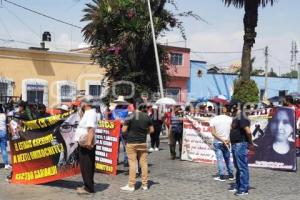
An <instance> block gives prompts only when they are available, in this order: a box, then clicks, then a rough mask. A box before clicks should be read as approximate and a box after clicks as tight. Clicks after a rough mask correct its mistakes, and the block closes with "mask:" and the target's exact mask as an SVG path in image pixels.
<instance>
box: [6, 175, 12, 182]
mask: <svg viewBox="0 0 300 200" xmlns="http://www.w3.org/2000/svg"><path fill="white" fill-rule="evenodd" d="M11 179H12V175H11V174H10V175H8V176H6V179H5V180H6V181H7V182H10V181H11Z"/></svg>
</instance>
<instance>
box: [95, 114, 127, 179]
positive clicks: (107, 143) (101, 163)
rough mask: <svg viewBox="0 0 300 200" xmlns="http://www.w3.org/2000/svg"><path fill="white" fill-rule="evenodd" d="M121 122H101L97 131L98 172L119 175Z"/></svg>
mask: <svg viewBox="0 0 300 200" xmlns="http://www.w3.org/2000/svg"><path fill="white" fill-rule="evenodd" d="M120 128H121V122H120V121H119V120H114V121H108V120H107V121H106V120H105V121H99V122H98V128H97V129H96V137H95V139H96V171H98V172H102V173H106V174H113V175H117V167H118V151H119V149H118V148H119V136H120V131H121V130H120Z"/></svg>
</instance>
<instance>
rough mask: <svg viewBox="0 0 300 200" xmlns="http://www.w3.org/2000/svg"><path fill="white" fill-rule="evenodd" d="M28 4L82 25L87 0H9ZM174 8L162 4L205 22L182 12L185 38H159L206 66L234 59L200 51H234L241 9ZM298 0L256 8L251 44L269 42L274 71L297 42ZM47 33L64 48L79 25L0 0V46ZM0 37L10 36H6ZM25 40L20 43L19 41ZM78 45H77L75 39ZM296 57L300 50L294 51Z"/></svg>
mask: <svg viewBox="0 0 300 200" xmlns="http://www.w3.org/2000/svg"><path fill="white" fill-rule="evenodd" d="M0 1H1V0H0ZM9 1H12V2H15V3H18V4H21V5H23V6H25V7H28V8H30V9H33V10H36V11H39V12H42V13H44V14H47V15H49V16H52V17H56V18H58V19H61V20H63V21H66V22H69V23H72V24H74V25H76V26H80V27H83V26H84V23H82V22H80V19H81V18H82V16H83V12H82V9H83V8H84V7H85V4H86V3H88V2H90V1H91V0H9ZM175 2H176V4H177V6H178V8H179V10H177V11H176V10H175V9H174V8H173V7H172V6H168V9H171V10H172V11H173V12H174V13H180V12H183V11H193V12H194V13H195V14H198V15H199V16H200V17H202V18H203V19H205V20H206V21H207V22H208V23H205V22H202V21H197V20H195V19H193V18H191V17H189V18H182V21H183V22H184V27H185V29H186V35H187V41H186V42H183V39H182V38H181V36H180V34H179V33H178V31H176V30H175V31H171V32H168V33H166V34H165V36H163V37H160V38H159V42H160V43H167V44H168V45H172V46H186V47H188V48H190V49H191V52H192V53H191V59H193V60H201V61H207V63H208V67H211V66H214V65H216V66H219V67H227V66H230V65H231V64H234V63H239V62H240V58H241V53H234V54H233V53H226V54H216V53H214V54H211V53H204V52H240V51H241V50H242V45H243V15H244V11H243V9H236V8H233V7H229V8H228V7H225V6H224V4H223V3H222V0H175ZM299 8H300V1H299V0H278V1H277V2H276V3H275V4H274V5H273V7H271V6H267V7H266V8H260V10H259V22H258V27H257V29H256V31H257V39H256V43H255V45H254V47H253V49H262V48H265V47H266V46H268V47H269V53H270V57H269V66H270V68H273V70H274V71H275V72H276V73H278V74H283V73H286V72H288V71H290V59H291V53H290V51H291V43H292V41H296V42H297V44H298V45H300V40H299V39H300V26H299V25H297V22H298V19H300V12H299ZM44 31H49V32H50V33H51V35H52V42H51V49H53V50H55V51H68V50H70V49H74V48H78V47H79V46H80V44H82V43H83V42H84V40H83V37H82V33H81V30H80V29H78V28H75V27H71V26H68V25H65V24H61V23H58V22H55V21H52V20H50V19H47V18H44V17H42V16H39V15H36V14H34V13H31V12H28V11H26V10H24V9H21V8H18V7H16V6H14V5H11V4H9V3H7V2H5V1H4V0H2V5H1V4H0V46H9V47H16V48H28V47H29V46H38V45H39V43H40V40H41V35H42V33H43V32H44ZM3 40H14V41H19V42H9V41H3ZM25 43H26V44H25ZM81 46H82V45H81ZM253 56H255V57H256V61H255V63H254V68H257V69H263V68H264V52H263V51H262V50H258V51H254V52H253ZM298 57H299V59H298V60H300V54H298Z"/></svg>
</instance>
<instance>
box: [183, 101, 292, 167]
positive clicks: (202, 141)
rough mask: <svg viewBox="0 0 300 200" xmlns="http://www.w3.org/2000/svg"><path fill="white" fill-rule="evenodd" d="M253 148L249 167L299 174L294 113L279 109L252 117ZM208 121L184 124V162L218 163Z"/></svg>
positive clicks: (194, 120)
mask: <svg viewBox="0 0 300 200" xmlns="http://www.w3.org/2000/svg"><path fill="white" fill-rule="evenodd" d="M249 119H250V121H251V127H250V129H251V132H252V138H253V142H254V145H253V146H254V148H251V149H250V151H249V153H248V158H249V166H251V167H261V168H271V169H279V170H288V171H296V170H297V162H296V159H297V157H296V147H295V133H296V124H295V123H296V120H295V110H294V109H293V108H287V107H277V108H274V109H273V110H272V112H269V113H268V114H258V115H250V116H249ZM209 126H210V125H209V119H207V118H206V119H195V118H193V117H191V116H187V120H186V121H185V123H184V131H183V145H182V157H181V159H182V160H187V161H193V162H205V163H215V162H216V158H215V153H214V150H213V145H212V143H213V137H212V134H211V129H210V128H209Z"/></svg>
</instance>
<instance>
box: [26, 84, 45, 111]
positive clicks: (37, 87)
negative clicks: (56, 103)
mask: <svg viewBox="0 0 300 200" xmlns="http://www.w3.org/2000/svg"><path fill="white" fill-rule="evenodd" d="M22 99H23V100H24V101H28V103H38V104H44V105H45V106H48V82H47V81H45V80H41V79H26V80H23V81H22Z"/></svg>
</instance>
